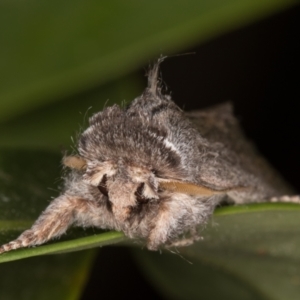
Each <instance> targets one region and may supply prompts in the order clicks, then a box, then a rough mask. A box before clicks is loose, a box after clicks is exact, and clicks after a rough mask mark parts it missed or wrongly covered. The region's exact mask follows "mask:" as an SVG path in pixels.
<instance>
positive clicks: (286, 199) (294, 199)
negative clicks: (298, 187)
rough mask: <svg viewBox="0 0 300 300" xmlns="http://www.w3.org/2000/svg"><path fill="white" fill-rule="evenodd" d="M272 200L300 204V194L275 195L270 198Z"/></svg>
mask: <svg viewBox="0 0 300 300" xmlns="http://www.w3.org/2000/svg"><path fill="white" fill-rule="evenodd" d="M270 202H288V203H297V204H300V196H299V195H294V196H281V197H273V198H271V199H270Z"/></svg>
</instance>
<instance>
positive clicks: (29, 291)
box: [0, 251, 95, 300]
mask: <svg viewBox="0 0 300 300" xmlns="http://www.w3.org/2000/svg"><path fill="white" fill-rule="evenodd" d="M94 256H95V251H85V252H78V253H71V254H65V255H48V256H44V257H34V258H29V259H26V260H21V261H14V262H10V263H6V264H1V266H0V299H3V300H4V299H5V300H16V299H19V300H53V299H63V300H76V299H80V298H79V297H80V294H81V292H82V289H83V288H84V286H85V283H86V281H87V279H88V275H89V269H90V267H91V264H92V262H93V260H94Z"/></svg>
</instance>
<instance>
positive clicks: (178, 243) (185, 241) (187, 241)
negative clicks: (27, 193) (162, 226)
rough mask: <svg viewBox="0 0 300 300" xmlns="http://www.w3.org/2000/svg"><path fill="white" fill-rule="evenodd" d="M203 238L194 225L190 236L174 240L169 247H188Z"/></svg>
mask: <svg viewBox="0 0 300 300" xmlns="http://www.w3.org/2000/svg"><path fill="white" fill-rule="evenodd" d="M201 239H202V237H201V236H200V235H199V234H198V232H197V229H196V227H194V228H192V229H191V230H190V232H189V237H184V238H181V239H178V240H175V241H172V242H171V243H170V244H168V246H167V248H173V247H187V246H190V245H192V244H194V243H195V242H196V241H199V240H201Z"/></svg>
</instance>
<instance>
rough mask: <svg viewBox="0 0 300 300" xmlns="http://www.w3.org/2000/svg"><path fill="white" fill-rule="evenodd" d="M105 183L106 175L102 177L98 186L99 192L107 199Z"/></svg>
mask: <svg viewBox="0 0 300 300" xmlns="http://www.w3.org/2000/svg"><path fill="white" fill-rule="evenodd" d="M106 182H107V176H106V174H105V175H104V176H103V177H102V180H101V182H100V183H99V185H98V189H99V191H100V192H101V193H102V194H103V195H104V196H106V197H108V190H107V187H106Z"/></svg>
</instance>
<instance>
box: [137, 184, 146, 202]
mask: <svg viewBox="0 0 300 300" xmlns="http://www.w3.org/2000/svg"><path fill="white" fill-rule="evenodd" d="M144 188H145V183H141V184H140V185H139V186H138V188H137V189H136V191H135V193H134V195H135V197H136V200H137V201H138V202H141V203H146V202H148V199H147V198H146V197H144V196H143V191H144Z"/></svg>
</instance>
